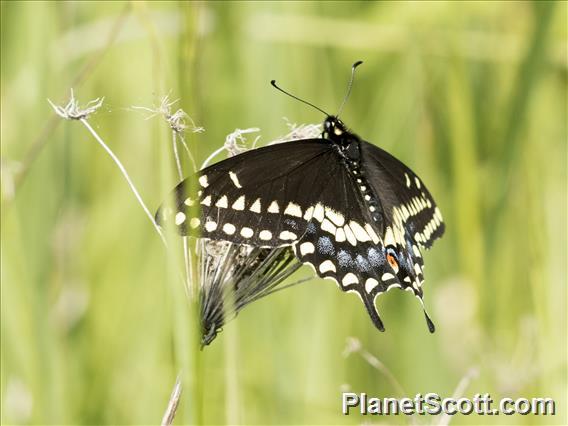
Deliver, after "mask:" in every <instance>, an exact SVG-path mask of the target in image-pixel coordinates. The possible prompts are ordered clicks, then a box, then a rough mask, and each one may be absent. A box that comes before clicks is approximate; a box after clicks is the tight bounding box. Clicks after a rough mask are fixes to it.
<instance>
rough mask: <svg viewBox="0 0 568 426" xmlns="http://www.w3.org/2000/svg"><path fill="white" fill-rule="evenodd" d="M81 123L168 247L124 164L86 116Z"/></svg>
mask: <svg viewBox="0 0 568 426" xmlns="http://www.w3.org/2000/svg"><path fill="white" fill-rule="evenodd" d="M80 121H81V123H83V125H84V126H85V127H86V128H87V130H88V131H89V132H90V133H91V135H93V137H94V138H95V139H96V141H97V142H98V143H99V145H101V146H102V147H103V149H104V150H105V151H106V152H107V154H108V155H109V156H110V158H112V160H113V161H114V163H115V164H116V165H117V166H118V168H119V169H120V171H121V173H122V175H123V176H124V179H126V182H127V183H128V186H129V187H130V189H131V190H132V193H133V194H134V196H135V197H136V200H138V203H139V204H140V206H141V207H142V209H143V210H144V213H146V216H148V219H150V222H152V226H153V227H154V229H155V230H156V232H157V233H158V235H159V236H160V238H161V239H162V242H163V243H164V246H166V248H167V247H168V243H167V242H166V237H165V236H164V234H163V232H162V230H161V229H160V227H159V226H158V224H157V223H156V221H155V220H154V216H152V213H150V210H149V209H148V207H146V204H144V201H143V200H142V197H141V196H140V193H139V192H138V190H137V189H136V187H135V186H134V183H133V182H132V180H131V179H130V176H129V175H128V172H127V171H126V169H125V168H124V166H123V165H122V163H121V161H120V160H119V159H118V157H117V156H116V155H115V154H114V152H112V150H111V149H110V148H109V147H108V146H107V145H106V144H105V143H104V141H103V140H102V138H101V137H100V136H99V135H98V133H97V132H95V130H94V129H93V128H92V127H91V125H90V124H89V122H88V121H87V119H86V118H81V119H80Z"/></svg>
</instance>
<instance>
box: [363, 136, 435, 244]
mask: <svg viewBox="0 0 568 426" xmlns="http://www.w3.org/2000/svg"><path fill="white" fill-rule="evenodd" d="M361 150H362V162H363V167H364V169H365V172H366V175H367V179H368V181H369V184H370V185H371V187H372V188H373V190H374V193H375V194H376V195H377V196H378V197H379V199H380V201H381V204H382V207H383V212H384V215H385V218H384V219H385V222H386V225H387V226H390V227H391V229H392V231H393V233H394V231H395V229H393V228H396V229H397V231H400V232H399V235H405V233H408V234H409V237H410V238H411V239H412V240H413V241H414V242H416V244H417V245H418V246H420V247H422V248H430V247H431V246H432V243H433V242H434V240H436V239H438V238H440V237H441V236H442V235H443V234H444V229H445V225H444V221H443V219H442V214H441V213H440V210H439V209H438V207H437V206H436V203H435V202H434V199H433V198H432V195H430V192H429V191H428V189H427V188H426V186H425V185H424V183H423V182H422V181H421V180H420V178H419V177H418V176H416V174H415V173H414V172H413V171H412V170H410V169H409V168H408V167H406V166H405V165H404V164H403V163H401V162H400V161H399V160H397V159H396V158H395V157H393V156H392V155H390V154H389V153H388V152H386V151H384V150H382V149H380V148H378V147H376V146H374V145H372V144H370V143H367V142H362V143H361ZM387 232H388V230H387V229H385V237H387V235H386V233H387ZM387 239H388V240H389V241H385V244H387V245H389V244H390V243H391V241H390V238H387ZM399 240H400V238H399ZM396 243H402V244H404V243H405V242H404V240H400V241H396ZM393 245H394V244H393Z"/></svg>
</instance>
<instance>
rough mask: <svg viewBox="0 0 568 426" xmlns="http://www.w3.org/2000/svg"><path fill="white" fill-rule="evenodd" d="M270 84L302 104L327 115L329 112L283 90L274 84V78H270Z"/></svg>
mask: <svg viewBox="0 0 568 426" xmlns="http://www.w3.org/2000/svg"><path fill="white" fill-rule="evenodd" d="M270 84H272V86H273V87H274V88H276V89H278V90H280V91H281V92H282V93H284V94H285V95H288V96H290V97H291V98H294V99H296V100H297V101H300V102H302V103H304V104H306V105H309V106H311V107H312V108H315V109H317V110H318V111H319V112H323V113H324V114H325V115H327V116H329V114H328V113H327V112H325V111H324V110H323V109H321V108H318V107H317V106H315V105H314V104H312V103H310V102H308V101H305V100H303V99H300V98H299V97H297V96H294V95H293V94H291V93H289V92H287V91H286V90H284V89H282V88H280V87H278V86H277V85H276V80H272V81H271V82H270Z"/></svg>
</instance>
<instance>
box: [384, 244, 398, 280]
mask: <svg viewBox="0 0 568 426" xmlns="http://www.w3.org/2000/svg"><path fill="white" fill-rule="evenodd" d="M386 252H387V253H386V258H387V262H388V263H389V265H390V266H391V268H392V270H393V271H394V273H395V274H398V269H399V265H398V259H397V257H396V251H395V249H394V247H392V246H389V247H387V250H386Z"/></svg>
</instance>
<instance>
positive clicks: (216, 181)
mask: <svg viewBox="0 0 568 426" xmlns="http://www.w3.org/2000/svg"><path fill="white" fill-rule="evenodd" d="M335 155H336V154H335V153H334V152H333V150H332V147H331V145H330V144H329V143H325V141H324V140H323V139H310V140H304V141H301V142H290V143H282V144H276V145H270V146H267V147H263V148H258V149H255V150H252V151H248V152H245V153H243V154H240V155H239V156H236V157H232V158H229V159H227V160H224V161H221V162H219V163H217V164H214V165H212V166H210V167H208V168H206V169H204V170H202V171H201V172H200V173H199V175H198V176H197V180H198V182H199V186H200V188H199V192H198V194H199V195H198V196H197V197H196V200H192V199H191V196H190V195H189V181H187V180H186V181H183V182H181V183H180V184H179V185H178V187H177V188H176V190H175V194H176V208H175V209H174V211H170V212H168V211H166V209H160V211H159V212H158V214H157V219H158V221H159V223H162V222H164V221H168V220H170V221H174V222H175V224H176V226H178V228H179V230H180V233H182V234H183V235H187V234H191V233H192V230H195V232H193V233H195V234H197V233H198V231H199V233H200V234H201V236H203V237H206V238H211V239H220V240H226V241H231V242H234V243H237V244H250V245H256V246H263V247H279V246H284V245H290V244H292V243H293V242H295V241H297V240H298V239H299V238H300V237H301V236H302V234H303V233H304V232H305V230H306V226H307V223H308V221H307V220H306V219H305V218H304V216H305V213H306V211H307V210H308V209H309V207H310V206H312V205H313V200H315V199H317V197H318V195H319V193H318V192H321V191H322V190H323V188H325V185H326V182H325V176H324V175H323V174H322V172H321V170H322V169H325V167H326V164H329V163H331V164H332V165H333V164H334V158H333V157H334V156H335ZM336 161H337V160H335V162H336ZM195 203H198V204H199V207H200V210H201V213H200V215H199V217H195V218H192V217H190V214H189V209H188V206H190V205H193V204H195ZM182 219H183V220H182ZM192 225H196V226H192Z"/></svg>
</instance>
